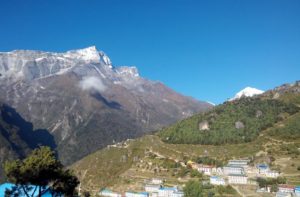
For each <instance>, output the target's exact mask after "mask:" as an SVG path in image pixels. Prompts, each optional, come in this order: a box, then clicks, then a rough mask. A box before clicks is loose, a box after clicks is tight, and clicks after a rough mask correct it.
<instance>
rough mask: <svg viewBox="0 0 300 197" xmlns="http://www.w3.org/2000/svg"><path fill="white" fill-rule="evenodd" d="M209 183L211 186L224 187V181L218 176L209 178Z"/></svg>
mask: <svg viewBox="0 0 300 197" xmlns="http://www.w3.org/2000/svg"><path fill="white" fill-rule="evenodd" d="M209 182H210V184H212V185H225V180H224V179H223V178H222V177H219V176H211V177H210V178H209Z"/></svg>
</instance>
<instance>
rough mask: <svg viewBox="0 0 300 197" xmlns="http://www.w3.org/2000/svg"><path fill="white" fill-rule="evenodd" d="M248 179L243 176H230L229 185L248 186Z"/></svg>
mask: <svg viewBox="0 0 300 197" xmlns="http://www.w3.org/2000/svg"><path fill="white" fill-rule="evenodd" d="M247 182H248V177H247V176H245V175H241V174H229V175H228V183H229V184H247Z"/></svg>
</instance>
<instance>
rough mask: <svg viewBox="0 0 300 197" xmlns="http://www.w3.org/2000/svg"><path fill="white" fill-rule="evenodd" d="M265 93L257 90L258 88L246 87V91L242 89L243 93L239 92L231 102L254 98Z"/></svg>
mask: <svg viewBox="0 0 300 197" xmlns="http://www.w3.org/2000/svg"><path fill="white" fill-rule="evenodd" d="M262 93H264V91H262V90H259V89H256V88H251V87H246V88H244V89H242V90H241V91H239V92H238V93H236V95H235V96H234V97H233V98H231V99H230V100H231V101H232V100H236V99H240V98H242V97H252V96H255V95H259V94H262Z"/></svg>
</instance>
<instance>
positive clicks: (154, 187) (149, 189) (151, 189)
mask: <svg viewBox="0 0 300 197" xmlns="http://www.w3.org/2000/svg"><path fill="white" fill-rule="evenodd" d="M160 188H161V185H156V184H146V185H145V191H146V192H150V193H153V192H158V190H159V189H160Z"/></svg>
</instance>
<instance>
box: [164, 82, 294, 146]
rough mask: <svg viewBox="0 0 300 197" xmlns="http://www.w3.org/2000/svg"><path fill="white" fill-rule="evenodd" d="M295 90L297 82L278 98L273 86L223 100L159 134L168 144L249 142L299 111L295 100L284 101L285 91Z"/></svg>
mask: <svg viewBox="0 0 300 197" xmlns="http://www.w3.org/2000/svg"><path fill="white" fill-rule="evenodd" d="M277 89H278V88H277ZM279 89H280V88H279ZM294 89H299V84H298V83H295V84H294V85H292V86H291V87H290V88H289V90H286V91H287V92H285V93H284V94H283V95H281V96H280V95H278V98H273V97H274V96H271V94H272V95H276V94H279V93H278V91H276V89H275V90H274V91H268V92H266V93H265V94H262V95H260V96H256V97H253V98H249V97H242V98H240V99H239V100H234V101H229V102H225V103H224V104H222V105H219V106H217V107H215V108H214V109H213V110H211V111H209V112H207V113H203V114H199V115H195V116H193V117H191V118H188V119H186V120H183V121H181V122H178V123H176V124H174V125H172V126H171V127H168V128H166V129H163V130H162V131H161V132H160V134H159V135H160V137H161V138H162V140H163V141H165V142H168V143H188V144H214V145H218V144H226V143H241V142H249V141H252V140H254V139H255V138H256V137H257V136H258V135H259V133H260V132H261V131H262V130H264V129H266V128H269V127H272V125H274V124H275V123H276V122H278V121H281V120H283V119H286V118H287V117H288V116H291V115H293V114H295V113H297V112H299V107H298V106H297V104H296V103H293V102H285V101H284V100H283V99H284V96H286V95H287V93H288V92H291V93H292V94H293V96H292V97H294V98H297V97H299V95H298V93H295V92H294Z"/></svg>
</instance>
